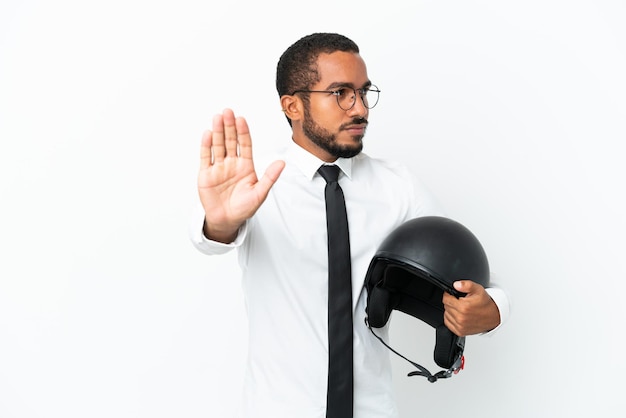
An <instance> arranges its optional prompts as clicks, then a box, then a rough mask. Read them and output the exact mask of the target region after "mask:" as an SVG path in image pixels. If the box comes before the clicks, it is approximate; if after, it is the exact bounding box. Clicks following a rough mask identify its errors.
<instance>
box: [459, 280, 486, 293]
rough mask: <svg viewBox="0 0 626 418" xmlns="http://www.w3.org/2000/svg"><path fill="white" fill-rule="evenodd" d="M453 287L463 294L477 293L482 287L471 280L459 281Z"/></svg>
mask: <svg viewBox="0 0 626 418" xmlns="http://www.w3.org/2000/svg"><path fill="white" fill-rule="evenodd" d="M453 286H454V288H455V289H456V290H458V291H459V292H463V293H467V294H470V293H475V292H477V291H478V290H479V288H478V287H482V286H480V285H479V284H478V283H476V282H473V281H471V280H458V281H456V282H454V283H453Z"/></svg>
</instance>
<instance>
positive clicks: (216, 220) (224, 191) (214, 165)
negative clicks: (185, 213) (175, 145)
mask: <svg viewBox="0 0 626 418" xmlns="http://www.w3.org/2000/svg"><path fill="white" fill-rule="evenodd" d="M284 167H285V163H284V162H283V161H275V162H273V163H272V164H271V165H270V166H269V167H268V168H267V170H266V171H265V174H264V175H263V176H262V177H261V179H258V178H257V175H256V172H255V171H254V163H253V161H252V141H251V138H250V131H249V129H248V124H247V122H246V120H245V119H244V118H242V117H237V118H235V114H234V113H233V111H232V110H231V109H225V110H224V112H223V113H222V114H218V115H215V116H214V117H213V129H212V130H209V131H206V132H205V133H204V135H203V136H202V145H201V147H200V170H199V173H198V193H199V195H200V201H201V202H202V206H203V207H204V213H205V222H204V234H205V236H206V237H207V238H209V239H212V240H215V241H220V242H232V241H233V240H234V239H235V237H236V236H237V230H238V229H239V227H240V226H241V225H242V224H243V223H244V222H245V220H246V219H248V218H250V217H251V216H252V215H254V213H255V212H256V211H257V209H258V208H259V207H260V206H261V204H262V203H263V202H264V201H265V198H266V197H267V194H268V193H269V190H270V188H271V187H272V186H273V185H274V183H275V182H276V180H277V179H278V176H279V175H280V173H281V172H282V170H283V168H284Z"/></svg>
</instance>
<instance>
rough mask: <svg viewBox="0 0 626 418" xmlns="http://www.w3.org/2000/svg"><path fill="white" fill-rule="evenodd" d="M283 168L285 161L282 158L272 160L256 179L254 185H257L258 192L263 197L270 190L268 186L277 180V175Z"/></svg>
mask: <svg viewBox="0 0 626 418" xmlns="http://www.w3.org/2000/svg"><path fill="white" fill-rule="evenodd" d="M283 168H285V162H284V161H282V160H278V161H274V162H273V163H272V164H270V166H269V167H267V170H265V173H264V174H263V177H261V179H260V180H259V181H258V183H257V185H256V187H258V191H259V194H260V195H261V196H262V197H263V199H265V197H266V196H267V194H268V193H269V191H270V188H271V187H272V186H273V185H274V183H276V180H278V176H280V173H282V171H283Z"/></svg>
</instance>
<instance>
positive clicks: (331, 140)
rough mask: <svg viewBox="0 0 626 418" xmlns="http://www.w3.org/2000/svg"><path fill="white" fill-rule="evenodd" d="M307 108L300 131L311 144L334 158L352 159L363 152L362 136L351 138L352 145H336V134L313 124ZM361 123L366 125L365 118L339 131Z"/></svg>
mask: <svg viewBox="0 0 626 418" xmlns="http://www.w3.org/2000/svg"><path fill="white" fill-rule="evenodd" d="M307 107H308V106H305V108H304V122H303V123H302V130H303V131H304V134H305V135H306V136H307V137H308V138H309V139H310V140H311V142H313V143H314V144H315V145H317V146H318V147H320V148H321V149H323V150H324V151H326V152H328V153H329V154H330V155H332V156H334V157H336V158H352V157H354V156H356V155H358V154H359V153H360V152H361V151H362V150H363V136H364V135H354V136H353V137H352V139H353V140H354V144H353V145H341V144H337V140H336V138H337V134H333V133H331V132H329V131H328V130H327V129H324V128H322V127H321V126H319V125H318V124H317V123H315V121H314V120H313V118H311V114H310V113H309V109H308V108H307ZM362 123H367V120H366V119H365V118H354V119H353V120H352V122H350V123H348V124H344V125H341V126H340V127H339V131H341V130H343V129H345V128H346V127H347V126H350V125H354V124H362Z"/></svg>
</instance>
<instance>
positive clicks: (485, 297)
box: [443, 280, 500, 337]
mask: <svg viewBox="0 0 626 418" xmlns="http://www.w3.org/2000/svg"><path fill="white" fill-rule="evenodd" d="M454 288H455V289H456V290H458V291H459V292H462V293H464V294H465V296H463V297H461V298H457V297H455V296H452V295H451V294H449V293H447V292H444V294H443V307H444V309H445V311H444V314H443V319H444V324H445V326H446V327H447V328H448V329H449V330H450V331H452V332H453V333H454V334H456V335H458V336H459V337H464V336H467V335H474V334H479V333H482V332H487V331H491V330H492V329H494V328H495V327H497V326H498V325H499V324H500V312H499V311H498V307H497V306H496V304H495V302H494V301H493V299H491V297H490V296H489V294H487V292H486V291H485V288H484V287H483V286H481V285H480V284H478V283H476V282H474V281H471V280H460V281H456V282H454Z"/></svg>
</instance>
